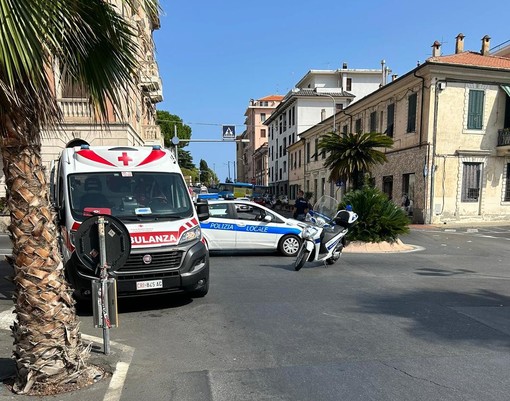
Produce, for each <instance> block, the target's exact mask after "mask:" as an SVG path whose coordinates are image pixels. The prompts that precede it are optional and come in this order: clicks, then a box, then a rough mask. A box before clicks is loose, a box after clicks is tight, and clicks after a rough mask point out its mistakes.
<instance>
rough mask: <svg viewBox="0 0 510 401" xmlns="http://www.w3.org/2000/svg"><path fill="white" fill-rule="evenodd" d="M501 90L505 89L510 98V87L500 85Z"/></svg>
mask: <svg viewBox="0 0 510 401" xmlns="http://www.w3.org/2000/svg"><path fill="white" fill-rule="evenodd" d="M500 87H501V89H503V90H504V91H505V92H506V94H507V95H508V96H510V85H500Z"/></svg>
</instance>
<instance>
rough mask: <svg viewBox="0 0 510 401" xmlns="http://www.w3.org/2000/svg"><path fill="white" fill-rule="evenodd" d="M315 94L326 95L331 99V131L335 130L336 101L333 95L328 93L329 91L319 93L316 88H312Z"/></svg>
mask: <svg viewBox="0 0 510 401" xmlns="http://www.w3.org/2000/svg"><path fill="white" fill-rule="evenodd" d="M313 91H314V92H315V94H316V95H317V96H327V97H329V98H330V99H331V100H333V132H336V101H335V98H334V97H333V95H330V94H329V93H319V92H317V88H314V90H313Z"/></svg>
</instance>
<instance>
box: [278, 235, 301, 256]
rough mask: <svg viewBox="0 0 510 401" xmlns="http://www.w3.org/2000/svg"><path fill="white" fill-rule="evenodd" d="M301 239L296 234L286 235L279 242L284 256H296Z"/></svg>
mask: <svg viewBox="0 0 510 401" xmlns="http://www.w3.org/2000/svg"><path fill="white" fill-rule="evenodd" d="M300 245H301V240H300V239H299V238H298V237H297V236H295V235H285V236H284V237H283V238H282V239H281V240H280V244H279V250H280V252H281V253H282V254H283V255H284V256H296V254H297V252H298V251H299V246H300Z"/></svg>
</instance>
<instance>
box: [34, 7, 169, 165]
mask: <svg viewBox="0 0 510 401" xmlns="http://www.w3.org/2000/svg"><path fill="white" fill-rule="evenodd" d="M112 2H113V3H115V1H112ZM118 9H119V10H121V11H122V13H123V16H124V17H125V18H126V19H127V20H130V21H132V22H133V24H134V25H135V27H136V29H137V32H138V41H139V49H140V54H139V55H138V56H139V58H140V61H141V63H140V66H141V68H140V71H139V76H138V85H137V87H136V88H131V89H127V88H119V91H121V92H122V93H123V98H124V99H125V101H124V103H123V105H122V112H120V111H119V110H114V108H113V106H110V107H109V114H108V118H107V120H106V121H104V122H102V123H101V124H99V123H97V119H96V116H95V115H94V111H93V109H92V107H91V105H90V103H89V101H88V96H87V93H86V92H84V91H83V89H82V88H81V87H80V85H76V83H72V82H62V81H61V80H60V77H59V75H58V71H56V72H55V74H54V77H55V81H54V84H55V93H56V97H57V102H58V105H59V106H60V108H61V109H62V112H63V116H64V120H63V123H62V124H61V125H60V126H59V127H57V128H54V129H45V130H43V131H42V138H43V139H42V158H43V162H44V163H45V164H46V165H47V166H48V167H49V166H50V164H51V162H52V161H53V160H55V159H57V158H58V156H59V154H60V152H61V151H62V149H63V148H65V146H66V144H67V143H69V142H70V141H72V140H73V139H77V138H80V139H83V140H85V141H87V142H88V143H90V144H91V145H93V146H100V145H107V146H115V145H126V146H143V145H151V144H159V145H163V138H162V135H161V130H160V128H159V126H158V125H156V104H157V103H158V102H161V101H162V100H163V96H162V93H163V92H162V82H161V77H160V75H159V69H158V65H157V62H156V60H155V46H154V40H153V32H154V30H156V29H159V27H160V21H159V16H158V15H154V14H149V13H148V12H147V11H146V10H145V9H144V8H143V7H142V6H141V5H140V4H139V3H138V8H137V9H131V8H129V7H128V6H127V5H123V6H122V7H119V8H118Z"/></svg>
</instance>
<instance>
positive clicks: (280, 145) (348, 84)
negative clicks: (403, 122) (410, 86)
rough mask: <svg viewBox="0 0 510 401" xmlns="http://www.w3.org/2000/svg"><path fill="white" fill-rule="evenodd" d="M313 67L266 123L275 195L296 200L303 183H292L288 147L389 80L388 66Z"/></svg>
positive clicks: (270, 183) (270, 181)
mask: <svg viewBox="0 0 510 401" xmlns="http://www.w3.org/2000/svg"><path fill="white" fill-rule="evenodd" d="M381 65H382V68H381V69H380V70H379V69H372V70H370V69H349V68H348V66H347V64H346V63H344V65H343V66H342V68H341V69H336V70H310V71H309V72H308V73H306V74H305V76H304V77H303V78H302V79H301V80H300V81H299V82H298V83H297V84H296V87H295V88H294V89H292V90H291V91H290V92H289V93H288V94H287V95H286V96H285V97H284V98H283V100H282V102H281V103H280V104H279V106H278V107H277V108H276V109H275V111H274V112H273V114H271V116H270V117H269V118H268V119H267V120H266V121H265V122H264V124H265V125H266V126H267V127H268V135H269V138H268V184H269V186H270V187H271V190H272V193H274V194H278V195H279V194H287V195H288V196H289V197H290V199H295V197H296V193H297V190H298V189H299V185H292V186H290V185H289V158H288V154H287V150H288V147H289V146H291V145H293V144H294V143H296V142H297V141H299V139H300V135H301V133H302V132H304V131H306V130H308V129H309V128H311V127H313V126H315V125H316V124H321V122H323V121H325V120H326V119H327V118H328V117H331V116H334V115H335V114H336V113H338V112H339V111H340V110H343V109H344V108H346V107H347V106H349V105H350V104H352V103H354V102H355V101H356V100H357V99H360V98H363V97H364V96H366V95H367V94H369V93H371V92H373V91H375V90H377V89H379V88H380V87H381V86H382V85H384V84H385V83H386V77H387V75H388V69H387V67H386V65H385V63H384V62H382V63H381Z"/></svg>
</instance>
